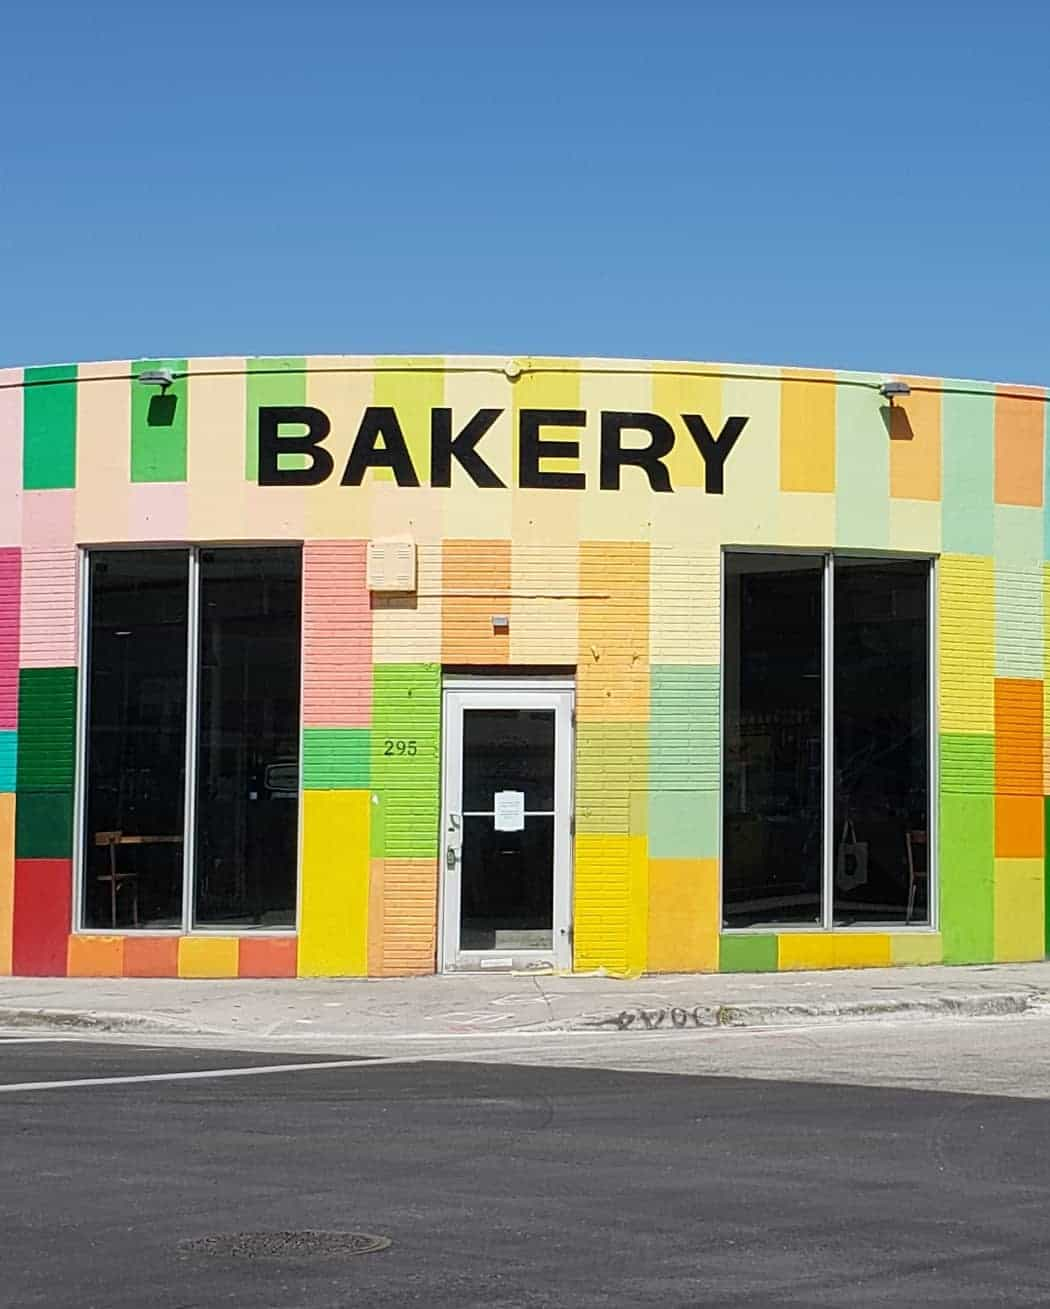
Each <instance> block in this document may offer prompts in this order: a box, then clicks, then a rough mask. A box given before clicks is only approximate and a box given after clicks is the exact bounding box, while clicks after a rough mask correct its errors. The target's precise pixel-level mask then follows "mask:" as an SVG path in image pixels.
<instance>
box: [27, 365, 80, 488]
mask: <svg viewBox="0 0 1050 1309" xmlns="http://www.w3.org/2000/svg"><path fill="white" fill-rule="evenodd" d="M76 380H77V369H76V365H75V364H70V365H65V364H63V365H59V366H56V367H50V368H27V369H26V370H25V389H24V391H23V396H24V405H23V414H22V423H23V426H22V479H23V480H22V485H23V486H24V488H25V489H26V490H27V491H44V490H50V489H53V488H56V487H71V486H75V485H76V475H77V387H76Z"/></svg>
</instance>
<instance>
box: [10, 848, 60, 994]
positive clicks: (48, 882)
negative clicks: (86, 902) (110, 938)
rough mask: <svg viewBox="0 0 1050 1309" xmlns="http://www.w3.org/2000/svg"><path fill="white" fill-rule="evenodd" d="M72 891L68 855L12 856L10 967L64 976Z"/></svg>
mask: <svg viewBox="0 0 1050 1309" xmlns="http://www.w3.org/2000/svg"><path fill="white" fill-rule="evenodd" d="M72 895H73V861H72V860H71V859H16V860H15V897H14V899H15V904H14V930H13V932H12V937H13V940H12V945H11V971H12V972H13V973H14V974H15V976H16V977H65V975H66V950H67V946H68V943H69V931H70V919H71V914H72Z"/></svg>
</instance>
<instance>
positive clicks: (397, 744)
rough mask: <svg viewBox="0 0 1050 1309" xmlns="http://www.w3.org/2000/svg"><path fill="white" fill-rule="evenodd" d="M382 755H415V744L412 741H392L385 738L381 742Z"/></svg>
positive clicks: (401, 739)
mask: <svg viewBox="0 0 1050 1309" xmlns="http://www.w3.org/2000/svg"><path fill="white" fill-rule="evenodd" d="M383 753H384V754H385V755H406V754H407V755H413V754H415V753H416V742H415V740H414V739H411V740H408V741H406V740H404V739H403V738H400V739H398V740H394V739H393V738H391V737H387V739H386V740H385V741H384V742H383Z"/></svg>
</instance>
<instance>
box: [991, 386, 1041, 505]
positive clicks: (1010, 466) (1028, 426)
mask: <svg viewBox="0 0 1050 1309" xmlns="http://www.w3.org/2000/svg"><path fill="white" fill-rule="evenodd" d="M1044 397H1045V392H1044V391H1042V390H1041V389H1038V388H1036V387H1031V388H1028V389H1027V390H1023V388H1020V387H1011V388H1010V394H1008V395H1002V394H999V395H996V397H995V500H996V503H997V504H1001V505H1034V506H1036V507H1038V506H1039V505H1041V504H1042V503H1043V431H1044V427H1045V423H1046V414H1045V408H1046V406H1045V402H1044Z"/></svg>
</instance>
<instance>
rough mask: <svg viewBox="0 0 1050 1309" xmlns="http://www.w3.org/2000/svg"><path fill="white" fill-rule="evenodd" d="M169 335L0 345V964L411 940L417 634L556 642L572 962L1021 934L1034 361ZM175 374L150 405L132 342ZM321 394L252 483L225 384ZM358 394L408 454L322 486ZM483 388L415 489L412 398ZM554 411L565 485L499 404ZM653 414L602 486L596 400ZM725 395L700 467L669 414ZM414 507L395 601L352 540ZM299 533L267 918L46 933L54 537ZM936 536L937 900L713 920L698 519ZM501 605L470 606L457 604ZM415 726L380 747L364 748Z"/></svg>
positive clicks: (703, 525) (780, 953)
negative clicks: (879, 370)
mask: <svg viewBox="0 0 1050 1309" xmlns="http://www.w3.org/2000/svg"><path fill="white" fill-rule="evenodd" d="M506 362H507V361H505V360H503V359H499V360H491V359H448V360H445V359H427V360H422V359H419V360H417V359H397V360H386V359H361V358H334V357H333V358H328V357H325V358H320V357H319V358H310V359H247V360H245V359H199V360H168V361H137V362H131V363H129V362H122V363H121V362H118V363H102V364H82V365H79V366H68V367H56V368H29V369H25V370H24V371H23V370H19V369H8V370H6V371H0V973H10V972H13V973H18V974H63V973H69V974H73V975H90V974H101V975H120V974H124V975H128V976H168V975H176V974H178V975H182V976H238V975H239V976H287V975H295V974H296V973H297V972H298V973H299V974H302V975H325V974H333V975H363V974H373V975H385V974H401V973H422V972H429V971H431V970H432V969H433V967H434V958H435V930H436V915H437V895H438V865H437V840H438V803H439V796H438V785H439V728H440V686H441V669H442V666H450V665H452V666H457V667H458V666H463V665H471V664H477V665H500V664H509V665H515V666H527V665H532V664H543V665H560V666H565V665H573V666H575V667H576V670H577V686H578V715H577V717H578V724H577V732H578V740H577V767H576V788H577V802H576V818H577V822H576V833H577V835H576V848H575V872H574V899H575V912H574V918H575V924H574V927H575V966H576V969H577V970H579V971H588V970H592V969H597V968H604V969H607V970H610V971H613V972H618V973H621V972H628V973H629V972H637V971H642V970H651V971H679V970H682V971H685V970H694V969H703V970H709V969H718V968H721V969H723V970H728V971H733V970H758V969H777V968H783V969H787V968H805V967H827V966H848V965H862V964H877V963H890V962H928V961H935V960H941V959H943V960H945V961H949V962H968V961H984V960H1007V959H1011V960H1012V959H1031V958H1039V957H1042V956H1043V954H1044V951H1045V950H1046V940H1045V924H1046V923H1047V921H1048V919H1047V914H1046V911H1045V898H1046V888H1047V885H1048V882H1047V876H1046V842H1045V827H1046V822H1045V813H1046V804H1047V799H1046V797H1047V796H1048V795H1050V753H1048V750H1047V746H1048V743H1050V731H1048V730H1047V726H1046V719H1047V712H1048V711H1047V703H1046V697H1045V696H1044V684H1045V677H1046V663H1047V649H1048V643H1047V639H1046V616H1047V614H1048V612H1050V606H1048V605H1047V603H1046V597H1047V589H1048V577H1050V574H1048V572H1047V567H1048V564H1047V561H1048V559H1050V523H1048V521H1047V519H1046V516H1045V504H1046V498H1047V477H1048V474H1050V466H1048V462H1047V458H1046V446H1047V441H1046V425H1047V403H1046V395H1045V393H1044V392H1043V391H1042V390H1038V389H1033V388H1021V387H996V386H993V385H989V384H983V383H969V382H961V383H955V382H941V381H937V380H933V379H921V378H912V379H909V380H910V381H911V383H912V387H913V390H912V394H911V395H910V396H908V397H906V398H904V399H903V400H902V401H900V402H898V405H897V407H896V412H895V413H894V415H893V416H892V418H889V417H888V415H887V412H886V410H885V402H884V401H883V400H882V399H881V397H880V396H879V394H878V383H879V382H880V380H881V378H880V377H878V376H876V375H865V374H852V373H812V372H795V371H787V370H776V369H748V368H738V367H732V366H721V365H717V366H716V365H699V364H696V365H693V364H681V365H679V364H662V363H661V364H657V363H653V364H649V363H630V362H617V361H600V360H540V359H520V360H517V361H515V366H516V368H517V369H520V375H519V376H517V377H512V376H508V371H509V372H510V373H513V372H514V371H515V369H514V368H512V369H510V370H505V365H506ZM159 364H164V365H165V366H168V367H171V368H173V369H175V370H176V372H177V373H178V374H180V376H179V378H178V380H177V381H176V382H175V384H174V386H173V388H172V392H171V393H172V394H173V395H174V396H175V403H174V406H170V407H169V410H168V412H167V416H166V420H165V421H164V422H162V423H158V422H157V421H156V418H155V415H154V413H153V411H152V410H151V406H150V398H151V395H152V394H154V393H153V391H152V389H151V388H148V387H144V386H141V385H138V384H136V383H135V381H134V377H135V375H136V374H137V373H138V372H139V371H141V370H142V369H143V368H144V367H148V366H157V365H159ZM272 404H280V405H304V404H306V405H311V406H316V407H317V408H319V409H322V410H323V411H324V412H325V413H326V414H328V415H329V417H330V418H331V422H332V435H331V437H330V438H329V440H328V442H327V446H328V448H330V449H331V451H332V453H333V455H334V457H335V461H336V475H335V476H333V477H332V478H330V479H329V480H328V481H326V482H325V483H323V484H322V485H318V486H303V487H287V486H283V487H272V486H260V485H258V484H257V474H258V451H257V424H258V411H259V408H260V406H263V405H272ZM367 405H379V406H394V407H395V408H396V410H397V413H398V416H399V418H400V420H401V423H402V426H403V428H404V432H405V438H406V442H407V444H408V447H409V450H410V452H411V454H412V457H413V459H414V462H415V464H416V466H417V468H418V469H419V470H420V472H421V480H422V481H423V483H424V484H423V485H421V486H419V487H406V486H399V485H397V484H396V483H395V482H394V480H393V476H392V474H391V473H390V472H389V470H377V471H375V472H373V473H370V474H369V475H368V476H367V477H366V480H365V482H364V484H363V485H361V486H359V487H355V486H341V485H340V484H339V476H338V474H339V469H340V468H341V466H342V462H343V461H344V460H345V458H346V455H347V452H348V450H349V447H350V445H351V443H352V441H353V437H354V434H355V432H356V430H357V425H358V422H359V420H360V416H361V412H362V410H363V408H364V407H365V406H367ZM443 405H444V406H449V407H450V408H451V409H452V411H453V415H454V419H455V421H457V422H461V421H466V419H467V418H469V417H470V415H471V414H473V413H474V412H475V411H476V410H478V409H480V408H484V407H491V408H496V409H499V410H500V411H501V413H500V416H499V417H498V418H497V419H496V420H495V422H494V425H493V426H492V428H491V431H490V432H489V433H488V434H487V435H486V437H485V439H484V446H483V447H479V448H483V449H484V454H485V458H486V460H487V461H488V462H489V463H490V464H491V465H492V467H493V468H494V469H495V470H496V472H497V473H498V474H499V476H500V477H501V478H502V480H503V481H504V482H505V483H506V484H507V489H480V488H478V487H476V486H474V485H473V484H471V483H470V481H469V480H468V479H467V478H466V477H464V476H460V475H458V473H457V474H454V476H453V486H452V487H451V488H450V489H437V488H432V487H429V486H427V485H426V470H427V466H428V454H427V452H428V449H429V430H430V429H429V424H430V411H431V409H432V408H433V407H435V406H443ZM523 408H544V409H574V410H577V409H578V410H583V411H585V412H586V414H587V425H586V426H585V427H583V428H581V429H580V430H579V431H578V432H574V433H573V434H572V435H573V437H574V438H576V437H578V438H579V441H580V458H579V460H569V461H564V460H562V461H559V460H552V461H549V462H548V463H547V465H546V466H547V467H549V468H559V467H560V468H563V469H566V470H569V469H572V470H576V471H583V472H584V473H585V474H586V478H587V488H586V489H585V490H553V491H552V490H545V489H535V488H521V487H519V486H517V484H516V479H515V476H514V463H515V453H516V435H515V434H516V432H517V414H518V412H519V411H520V410H521V409H523ZM603 409H605V410H623V411H631V412H637V411H641V412H645V413H656V414H660V415H663V416H665V417H667V418H668V419H669V420H670V421H671V422H672V424H673V425H674V426H675V428H676V432H677V436H678V439H677V441H676V443H675V446H674V449H673V451H672V453H671V454H670V455H669V456H668V458H667V460H666V463H667V466H668V467H669V469H670V471H671V477H672V481H673V484H674V487H675V489H674V491H673V493H671V494H657V493H654V492H653V491H652V490H651V489H650V487H649V485H648V482H647V480H646V478H645V476H644V474H643V473H642V472H641V471H640V470H638V469H631V468H627V469H625V470H624V472H623V481H622V487H621V489H620V490H618V491H609V490H607V491H602V490H600V489H598V477H599V473H598V437H597V422H598V413H599V411H600V410H603ZM683 413H693V414H701V415H703V416H704V419H705V421H706V423H707V425H708V427H709V428H710V430H711V431H712V432H713V433H717V432H718V431H719V430H720V428H721V425H722V423H723V422H724V421H725V419H726V417H728V416H730V415H746V416H747V417H748V425H747V427H746V429H745V431H744V432H743V434H742V435H741V437H740V439H739V441H738V443H737V445H736V447H735V448H734V450H733V452H732V454H731V455H730V456H729V459H728V461H727V463H726V469H725V488H724V493H723V494H721V495H717V494H709V493H708V492H707V491H706V490H705V488H704V464H703V461H702V460H701V458H700V457H699V455H698V452H697V449H696V446H695V445H694V444H693V442H692V441H690V440H689V439H688V437H687V433H686V432H685V429H684V428H683V427H682V425H681V422H680V420H679V418H678V416H679V415H681V414H683ZM399 532H406V533H410V534H411V535H412V536H413V537H414V539H415V541H416V542H417V544H418V566H419V586H418V593H417V595H416V596H415V597H414V598H412V599H405V598H403V597H391V598H383V597H380V596H371V597H370V595H369V592H368V590H367V588H366V586H365V571H364V570H365V546H366V543H367V541H368V540H369V539H370V538H372V537H374V536H384V535H390V534H395V533H399ZM237 540H248V541H258V542H265V541H284V540H297V541H299V540H301V541H303V542H304V611H303V614H304V617H303V622H304V634H303V683H304V685H303V779H302V780H303V803H302V825H303V838H302V867H301V892H300V928H299V932H298V936H297V938H293V937H288V936H284V937H282V936H272V937H266V936H258V935H252V936H244V937H240V938H238V937H216V936H214V935H208V936H186V937H179V936H163V935H158V936H142V935H135V934H128V935H126V936H103V935H87V934H84V935H79V934H72V933H71V931H70V924H71V916H72V910H71V904H72V877H73V870H72V848H73V823H72V813H73V788H74V760H75V711H76V693H77V675H78V671H77V634H76V613H77V605H76V587H77V553H78V548H79V547H81V546H84V545H94V544H99V545H101V544H114V543H121V542H139V541H140V542H158V541H163V542H206V541H237ZM727 544H731V545H763V546H767V547H770V548H776V547H789V546H806V547H818V548H834V547H838V548H851V549H865V550H869V549H870V550H894V551H900V552H917V553H923V554H932V555H936V556H938V557H939V563H938V570H937V573H938V580H937V586H938V619H937V627H938V630H937V637H936V639H937V649H938V665H939V669H938V686H937V714H938V729H939V733H940V799H939V838H940V852H939V853H940V859H939V862H940V878H939V888H940V906H939V928H940V930H939V931H938V932H931V931H915V930H911V931H907V932H903V931H902V932H899V933H896V934H886V933H874V932H873V933H860V932H855V931H854V932H848V933H838V934H836V933H826V934H825V933H799V932H793V933H783V934H780V935H776V934H768V933H767V934H760V933H756V934H750V935H736V934H734V935H720V933H719V928H718V878H719V868H718V848H719V778H720V763H719V682H720V670H719V650H720V639H719V633H720V555H721V550H722V547H723V546H724V545H727ZM497 608H498V610H499V611H500V612H503V611H507V612H509V615H510V630H509V633H502V634H494V633H493V630H492V625H491V623H490V615H491V614H492V613H493V612H494V611H495V610H496V609H497ZM399 736H411V737H414V738H415V739H416V740H417V741H418V742H419V743H420V744H419V750H418V753H417V755H416V756H415V758H414V759H413V760H411V761H410V762H408V763H407V764H406V761H404V760H399V761H398V763H397V766H396V767H394V766H393V765H392V764H391V761H390V760H389V759H388V758H386V757H385V756H384V755H383V753H382V750H381V749H380V748H379V746H380V744H381V742H382V741H383V740H384V739H385V738H387V737H399Z"/></svg>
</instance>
